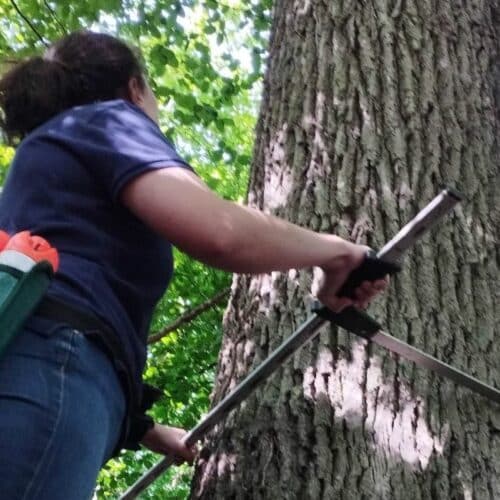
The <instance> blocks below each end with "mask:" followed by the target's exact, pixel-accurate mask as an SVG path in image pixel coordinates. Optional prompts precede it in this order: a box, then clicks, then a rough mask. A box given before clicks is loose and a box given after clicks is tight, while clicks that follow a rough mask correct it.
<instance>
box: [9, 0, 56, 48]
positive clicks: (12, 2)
mask: <svg viewBox="0 0 500 500" xmlns="http://www.w3.org/2000/svg"><path fill="white" fill-rule="evenodd" d="M10 3H11V4H12V5H13V6H14V9H16V12H17V13H18V14H19V15H20V16H21V17H22V18H23V19H24V22H25V23H26V24H27V25H28V26H29V27H30V28H31V29H32V30H33V32H34V33H35V34H36V36H37V37H38V38H39V39H40V41H41V42H42V43H43V44H44V45H45V47H48V46H49V44H48V43H47V42H46V41H45V40H44V39H43V36H42V35H40V33H39V32H38V30H37V29H36V28H35V26H33V24H31V21H30V20H29V19H28V18H27V17H26V16H25V15H24V14H23V13H22V11H21V9H20V8H19V6H18V5H17V4H16V2H15V1H14V0H10Z"/></svg>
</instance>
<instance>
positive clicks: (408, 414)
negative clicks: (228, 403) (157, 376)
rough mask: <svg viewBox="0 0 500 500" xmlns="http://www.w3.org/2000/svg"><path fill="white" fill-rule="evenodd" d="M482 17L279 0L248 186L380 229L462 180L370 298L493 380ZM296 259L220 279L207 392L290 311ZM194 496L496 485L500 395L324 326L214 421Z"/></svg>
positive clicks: (497, 490)
mask: <svg viewBox="0 0 500 500" xmlns="http://www.w3.org/2000/svg"><path fill="white" fill-rule="evenodd" d="M499 26H500V10H499V5H498V2H496V1H488V0H463V1H458V0H407V1H404V0H370V1H368V0H367V1H359V0H328V1H324V0H277V1H276V3H275V7H274V24H273V29H272V38H271V44H270V58H269V67H268V72H267V75H266V78H265V92H264V99H263V105H262V110H261V115H260V120H259V123H258V127H257V142H256V148H255V157H254V162H253V170H252V176H251V183H250V191H249V202H250V204H251V205H253V206H256V207H259V208H261V209H263V210H265V211H268V212H271V213H274V214H277V215H279V216H281V217H284V218H286V219H288V220H291V221H294V222H296V223H299V224H301V225H303V226H307V227H310V228H313V229H315V230H321V231H325V232H326V231H328V232H337V233H338V234H340V235H342V236H344V237H348V238H351V239H353V240H356V241H359V242H366V243H368V244H370V245H372V246H374V247H377V246H380V245H381V244H382V243H384V242H385V241H386V240H387V239H388V238H389V237H391V236H392V235H393V234H394V233H395V232H396V231H397V229H398V228H399V227H400V226H401V225H402V224H403V223H404V222H406V221H407V220H409V219H410V218H411V217H412V216H413V215H415V213H416V212H417V210H418V208H419V207H422V206H423V205H425V204H426V203H427V202H428V201H429V200H430V199H432V198H433V196H434V195H435V194H436V193H437V192H438V190H439V186H440V185H441V184H447V185H451V186H454V187H456V188H458V189H459V190H461V191H462V192H463V193H464V194H465V197H466V200H467V201H466V202H465V203H463V205H462V206H461V207H459V208H458V209H457V210H456V211H455V213H454V215H452V216H451V217H449V218H448V219H447V220H446V221H445V222H444V223H443V224H442V225H441V226H440V227H439V230H438V231H436V232H434V233H433V235H432V236H431V237H429V238H428V239H427V240H426V242H425V244H420V245H419V246H418V247H417V248H415V249H414V251H413V252H412V253H411V255H410V256H409V258H408V259H407V260H406V266H405V268H404V271H403V272H402V273H401V275H400V276H398V277H397V278H395V279H394V280H393V282H392V286H391V289H390V291H389V293H388V294H387V295H386V296H385V297H384V298H382V299H381V300H380V301H379V302H378V303H377V304H376V305H374V306H373V307H372V308H371V309H370V311H371V312H372V313H373V314H374V315H375V316H376V317H378V318H379V319H381V320H382V321H383V323H384V324H385V325H386V327H387V328H386V329H387V330H388V331H390V332H391V333H392V334H393V335H395V336H397V337H399V338H401V339H403V340H405V341H407V342H409V343H412V344H414V345H416V346H418V347H419V348H421V349H424V350H425V351H427V352H429V353H431V354H433V355H435V356H437V357H439V358H442V359H443V360H445V361H447V362H450V363H452V364H454V365H455V366H457V367H459V368H461V369H463V370H465V371H467V372H470V373H472V374H474V375H475V376H477V377H480V378H482V379H484V380H485V381H487V382H489V383H491V384H493V385H495V386H496V387H500V370H499V366H498V364H499V362H498V360H499V356H500V336H499V333H500V332H499V327H498V325H499V323H500V321H499V315H498V307H497V306H498V288H499V287H498V285H499V283H498V276H499V272H498V269H499V265H498V262H499V259H498V257H499V253H498V241H496V238H498V229H499V225H500V224H499V221H500V206H499V196H498V194H499V191H498V174H499V150H498V139H497V138H498V135H499V132H500V130H499V123H500V122H499V121H498V115H497V112H498V107H499V102H498V99H499V98H500V92H499V89H500V80H499V77H500V71H499V67H500V66H499ZM256 244H258V242H256ZM311 276H312V274H311V273H310V272H300V273H298V272H290V273H288V274H280V273H274V274H272V275H265V276H257V277H248V276H239V277H236V278H235V280H234V283H233V288H232V296H231V299H230V303H229V306H228V309H227V312H226V316H225V327H224V328H225V335H224V340H223V346H222V350H221V354H220V363H219V368H218V375H217V381H216V388H215V391H214V400H215V401H217V400H219V399H220V398H221V397H222V396H223V395H224V394H225V393H227V392H228V391H229V390H230V389H231V388H232V387H233V386H234V385H235V383H236V382H237V381H238V380H240V379H241V378H242V377H243V376H244V375H245V374H246V373H247V372H248V371H249V370H250V369H251V368H252V367H254V366H256V365H257V364H258V363H259V362H260V361H262V360H263V359H264V358H265V357H266V355H267V354H268V353H269V352H270V350H271V349H273V348H275V347H276V346H277V345H278V344H279V343H281V341H282V340H283V339H284V338H285V337H286V336H287V335H289V334H290V333H291V332H292V330H294V329H295V328H296V327H297V326H298V325H299V324H300V323H301V322H302V321H303V320H304V319H305V318H306V316H307V307H306V304H307V299H308V297H309V290H310V284H311ZM192 498H202V499H231V498H236V499H240V498H245V499H246V498H248V499H313V500H315V499H360V498H384V499H387V498H394V499H408V498H411V499H429V498H439V499H499V498H500V408H499V407H498V406H495V405H494V404H493V403H489V402H488V401H487V400H485V399H484V398H482V397H480V396H475V395H474V394H473V393H471V392H470V391H468V390H466V389H461V388H457V387H456V386H454V385H453V384H451V383H450V382H447V381H444V380H442V379H440V378H438V377H437V376H434V375H432V374H431V373H429V372H427V371H425V370H423V369H420V368H416V367H415V366H414V365H412V364H411V363H407V362H404V361H399V360H397V359H394V358H393V357H391V355H389V354H388V353H386V352H384V351H383V350H381V349H379V348H376V347H367V345H366V343H365V342H364V341H361V340H358V339H356V338H352V337H351V336H350V335H349V334H347V333H345V332H342V331H336V330H335V329H333V328H328V329H325V331H323V332H322V333H321V335H320V337H319V338H318V340H317V341H315V342H313V343H312V344H311V345H310V346H307V347H306V348H304V349H303V350H302V351H301V352H300V353H298V354H297V355H296V356H295V357H294V358H293V360H290V361H289V362H288V363H287V364H286V366H284V367H283V368H282V369H281V371H280V372H278V374H277V375H275V376H274V377H273V378H272V379H271V380H270V381H269V382H268V383H267V384H266V385H265V387H263V388H262V389H261V390H259V391H257V393H256V394H255V395H254V396H252V397H251V398H250V399H249V400H248V401H247V402H246V403H245V404H243V405H242V406H241V407H240V408H239V409H238V410H236V411H234V412H233V413H232V414H231V415H230V416H229V417H228V418H227V420H226V421H225V423H224V424H223V425H220V426H219V427H218V428H217V429H216V430H215V431H214V432H213V433H212V434H211V436H210V439H209V440H208V441H207V443H206V447H205V450H204V458H203V460H200V462H199V464H198V467H197V472H196V476H195V480H194V482H193V489H192Z"/></svg>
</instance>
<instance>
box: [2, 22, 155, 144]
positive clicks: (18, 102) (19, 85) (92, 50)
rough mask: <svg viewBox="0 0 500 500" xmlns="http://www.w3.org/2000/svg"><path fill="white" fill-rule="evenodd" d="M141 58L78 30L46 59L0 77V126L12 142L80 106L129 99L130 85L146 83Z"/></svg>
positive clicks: (119, 45)
mask: <svg viewBox="0 0 500 500" xmlns="http://www.w3.org/2000/svg"><path fill="white" fill-rule="evenodd" d="M144 72H145V71H144V67H143V64H142V61H141V59H140V56H139V55H137V54H136V53H134V51H133V50H132V49H131V48H130V47H128V46H127V45H126V44H125V43H124V42H122V41H121V40H119V39H117V38H115V37H112V36H110V35H106V34H102V33H93V32H91V31H79V32H75V33H71V34H69V35H67V36H66V37H64V38H62V39H61V40H59V41H58V42H57V43H55V44H54V45H53V46H52V47H51V48H50V49H49V50H48V52H47V53H46V55H45V57H39V56H37V57H32V58H30V59H27V60H26V61H24V62H21V63H19V64H18V65H16V66H15V67H14V68H13V69H11V70H10V71H8V72H7V73H6V74H5V75H4V76H3V77H2V78H1V79H0V109H1V111H2V116H1V117H0V127H1V128H2V129H3V132H4V135H5V137H6V139H7V141H8V142H9V143H10V144H14V143H15V142H17V141H19V140H22V139H23V138H24V137H25V136H26V135H27V134H29V133H30V132H31V131H32V130H33V129H35V128H36V127H38V126H39V125H41V124H42V123H44V122H46V121H47V120H49V119H50V118H52V117H53V116H55V115H57V114H58V113H60V112H62V111H64V110H66V109H68V108H71V107H73V106H78V105H82V104H89V103H92V102H96V101H104V100H110V99H117V98H122V99H129V98H130V95H129V91H128V83H129V81H130V79H131V78H132V77H136V78H137V79H138V82H139V84H140V85H144V79H143V76H142V75H143V74H144Z"/></svg>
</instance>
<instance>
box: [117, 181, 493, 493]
mask: <svg viewBox="0 0 500 500" xmlns="http://www.w3.org/2000/svg"><path fill="white" fill-rule="evenodd" d="M460 200H461V196H460V195H459V194H458V193H457V192H456V191H454V190H452V189H444V190H443V191H442V192H441V193H440V194H439V195H438V196H437V197H436V198H434V200H432V201H431V203H429V204H428V205H427V206H426V207H425V208H424V209H423V210H421V211H420V212H419V213H418V214H417V216H416V217H415V218H414V219H412V220H411V221H410V222H409V223H408V224H406V225H405V226H404V227H403V228H402V229H401V230H400V231H399V232H398V233H397V234H396V236H394V238H392V239H391V240H390V241H389V242H388V243H387V244H386V245H384V247H383V248H382V249H381V250H380V251H379V252H378V253H377V254H376V258H369V259H366V261H365V263H364V264H363V265H362V266H361V268H360V269H358V270H356V271H355V272H353V273H351V275H350V276H349V279H348V283H347V284H346V285H344V287H343V288H342V290H341V293H339V295H342V294H344V293H346V294H349V293H351V291H352V290H354V289H355V288H356V287H357V285H358V284H359V283H361V282H362V281H364V280H365V279H371V280H373V279H377V278H378V277H383V276H385V275H386V274H387V273H388V272H394V271H396V270H397V269H398V268H399V265H400V260H401V258H402V256H403V254H404V253H405V251H406V250H407V249H408V248H410V247H411V246H412V245H413V244H414V243H415V242H416V241H417V240H418V239H419V238H420V237H421V236H422V235H423V234H424V233H425V232H426V231H427V230H429V229H430V228H431V227H432V226H433V225H434V224H435V223H436V222H437V221H438V220H439V219H440V218H442V217H443V216H444V215H445V214H446V213H448V212H449V211H450V210H451V209H452V208H453V207H454V206H455V205H456V204H457V203H458V202H459V201H460ZM381 263H383V264H381ZM367 276H369V277H368V278H367ZM313 310H314V312H315V314H314V315H313V316H311V317H310V318H309V319H308V320H306V321H305V322H304V323H303V324H302V325H301V326H299V328H298V329H297V330H296V331H295V332H294V333H293V334H292V335H291V336H290V337H288V338H287V339H286V340H285V341H284V342H283V344H282V345H281V346H280V347H278V348H277V349H276V350H275V351H273V352H272V353H271V354H270V355H269V357H268V358H267V359H266V360H264V361H263V362H262V363H261V364H260V365H259V366H258V367H257V368H256V369H255V370H253V371H252V372H251V373H250V374H249V375H248V376H247V377H246V378H245V379H244V380H243V381H242V382H240V383H239V384H238V385H237V386H236V387H235V388H234V389H233V391H231V393H229V394H228V395H227V396H226V397H225V398H224V399H223V400H222V401H220V402H219V403H218V404H217V405H216V406H215V407H214V408H213V409H212V410H211V411H210V412H209V413H208V414H207V415H206V416H205V418H203V419H202V420H201V421H200V422H199V423H198V424H197V425H196V426H195V427H194V428H193V429H191V431H189V432H188V434H186V436H185V437H184V440H183V441H184V443H185V444H186V445H187V446H193V445H194V444H195V443H196V442H198V441H199V440H200V439H202V438H203V437H204V435H205V434H206V432H207V431H208V430H210V429H211V428H213V427H214V426H215V425H216V424H217V423H218V422H220V421H221V420H222V419H223V418H224V416H225V415H226V414H227V413H229V411H231V410H232V409H233V408H234V407H235V406H237V405H238V404H239V403H241V402H242V401H243V400H244V399H246V398H247V396H248V395H249V394H250V393H251V392H253V390H254V389H255V388H256V387H257V386H258V385H259V384H260V383H261V382H262V381H264V380H266V379H267V378H268V377H269V376H270V375H271V374H272V373H273V372H275V371H276V370H277V369H278V368H279V367H280V366H281V365H282V364H283V363H284V361H285V360H286V359H288V358H289V357H290V356H291V355H293V354H294V353H295V352H296V351H297V350H298V349H299V348H300V347H302V346H303V345H304V344H306V343H307V342H309V341H310V340H311V339H313V338H314V337H315V336H316V335H317V334H318V332H319V330H320V329H321V328H322V327H323V326H324V325H325V324H326V323H327V322H333V323H335V324H337V325H338V326H341V327H342V328H344V329H346V330H348V331H350V332H352V333H354V334H356V335H359V336H361V337H363V338H365V339H368V340H370V341H371V342H375V343H377V344H379V345H381V346H383V347H385V348H386V349H389V350H390V351H392V352H395V353H397V354H399V355H400V356H403V357H404V358H406V359H409V360H411V361H414V362H415V363H417V364H418V365H419V366H423V367H425V368H429V369H431V370H433V371H435V372H436V373H439V374H440V375H444V376H447V377H449V378H450V379H452V380H453V381H454V382H456V383H459V384H461V385H465V386H466V387H469V388H470V389H473V390H474V391H477V392H479V393H480V394H482V395H484V396H486V397H488V398H490V399H492V400H493V401H496V402H499V403H500V391H498V390H497V389H495V388H493V387H491V386H488V385H486V384H484V383H483V382H481V381H479V380H477V379H475V378H473V377H471V376H469V375H467V374H465V373H463V372H461V371H460V370H457V369H455V368H453V367H451V366H449V365H447V364H446V363H443V362H442V361H439V360H438V359H436V358H434V357H432V356H430V355H428V354H426V353H424V352H422V351H420V350H418V349H416V348H414V347H412V346H410V345H408V344H406V343H405V342H402V341H400V340H398V339H396V338H394V337H392V336H390V335H388V334H387V333H384V332H382V331H381V327H380V325H379V324H378V323H377V322H376V321H375V320H374V319H372V318H371V317H370V316H369V315H368V314H366V313H365V312H363V311H359V310H357V309H355V308H352V307H350V308H347V309H345V310H343V311H342V312H340V313H334V312H332V311H330V310H329V309H328V308H326V307H324V306H322V305H321V304H319V305H316V306H315V307H314V309H313ZM173 463H174V460H173V459H172V458H171V457H165V458H164V459H162V460H161V461H160V462H158V464H156V465H155V466H154V467H153V468H152V469H150V470H149V471H148V472H147V473H146V474H145V475H144V476H142V478H140V479H139V480H138V481H137V482H136V483H135V484H134V485H132V486H131V487H130V488H129V489H128V490H127V491H126V492H125V493H124V494H123V495H122V496H121V497H120V500H130V499H134V498H136V497H137V495H139V493H140V492H142V491H143V490H144V489H146V488H147V487H148V486H149V485H150V484H151V483H152V482H153V481H154V480H155V479H156V478H157V477H159V476H160V475H161V474H162V473H163V472H164V471H165V470H167V469H168V468H169V467H170V466H171V465H172V464H173Z"/></svg>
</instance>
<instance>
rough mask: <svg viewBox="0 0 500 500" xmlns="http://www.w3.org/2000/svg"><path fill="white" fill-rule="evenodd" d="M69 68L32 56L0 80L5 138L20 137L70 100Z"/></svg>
mask: <svg viewBox="0 0 500 500" xmlns="http://www.w3.org/2000/svg"><path fill="white" fill-rule="evenodd" d="M71 88H72V83H71V75H70V72H69V71H68V70H67V69H66V68H65V67H64V66H63V65H62V64H61V63H58V62H56V61H52V60H46V59H43V58H42V57H32V58H30V59H28V60H26V61H23V62H21V63H19V64H18V65H17V66H15V67H14V68H13V69H11V70H10V71H8V72H7V73H6V74H5V75H4V76H3V77H2V79H1V80H0V108H1V109H2V111H3V117H2V118H1V122H0V126H1V127H2V128H3V130H4V133H5V136H6V139H7V142H8V143H10V144H12V143H14V142H15V141H16V140H19V139H22V138H23V137H24V136H26V135H27V134H28V133H29V132H31V131H32V130H33V129H34V128H36V127H38V126H39V125H41V124H42V123H44V122H45V121H47V120H49V119H50V118H52V117H53V116H55V115H56V114H58V113H60V112H61V111H63V110H65V109H67V108H68V107H69V106H70V103H71Z"/></svg>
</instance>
